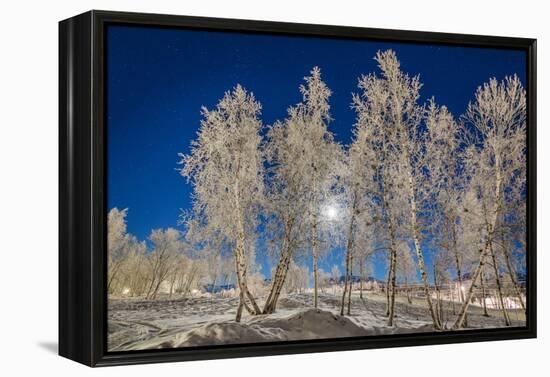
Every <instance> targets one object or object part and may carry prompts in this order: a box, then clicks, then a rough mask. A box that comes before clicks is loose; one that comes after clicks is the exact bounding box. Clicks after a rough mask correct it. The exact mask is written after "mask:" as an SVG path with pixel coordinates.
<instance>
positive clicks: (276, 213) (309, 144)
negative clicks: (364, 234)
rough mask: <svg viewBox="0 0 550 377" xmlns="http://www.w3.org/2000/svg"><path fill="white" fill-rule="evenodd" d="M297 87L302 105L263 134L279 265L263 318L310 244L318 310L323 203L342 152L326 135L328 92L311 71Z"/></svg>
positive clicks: (316, 70)
mask: <svg viewBox="0 0 550 377" xmlns="http://www.w3.org/2000/svg"><path fill="white" fill-rule="evenodd" d="M305 81H306V84H305V85H302V86H301V87H300V92H301V93H302V97H303V99H302V102H300V103H298V104H297V105H295V106H293V107H291V108H289V110H288V117H287V119H285V120H284V121H283V122H276V123H275V124H274V125H273V126H271V127H270V129H269V132H268V142H267V146H266V153H267V159H268V162H269V164H270V174H269V177H270V180H269V183H270V188H269V191H268V193H269V204H268V205H267V207H268V208H267V212H268V213H269V217H270V218H271V220H272V225H273V230H274V232H273V233H274V235H273V242H274V243H275V244H276V245H277V246H278V250H279V252H278V256H279V261H278V263H277V268H276V270H275V273H274V276H273V279H272V286H271V290H270V293H269V295H268V298H267V301H266V303H265V306H264V310H263V311H264V313H271V312H273V311H274V310H275V309H276V306H277V300H278V298H279V296H280V293H281V289H282V288H283V286H284V281H285V279H286V275H287V273H288V269H289V266H290V262H291V260H292V258H293V256H294V254H295V252H296V251H298V250H299V249H304V248H305V244H306V243H309V246H310V249H311V252H312V259H313V274H314V305H315V306H317V292H318V271H317V269H318V268H317V265H318V258H319V252H320V243H321V242H322V241H323V240H320V239H319V237H320V234H321V229H320V228H321V227H322V221H323V219H322V216H321V211H322V210H323V203H324V202H326V201H327V200H329V199H330V196H331V189H332V187H333V185H334V182H335V180H336V179H337V173H336V172H337V169H335V166H334V161H337V160H338V157H339V155H340V153H341V148H340V146H339V145H338V144H336V143H335V142H334V137H333V136H332V134H331V133H330V132H329V131H328V122H329V120H330V114H329V109H330V106H329V103H328V99H329V97H330V90H329V89H328V87H327V86H326V84H325V83H324V82H323V81H322V80H321V71H320V69H319V68H317V67H315V68H313V70H312V71H311V76H308V77H306V78H305Z"/></svg>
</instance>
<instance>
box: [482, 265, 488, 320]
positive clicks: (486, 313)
mask: <svg viewBox="0 0 550 377" xmlns="http://www.w3.org/2000/svg"><path fill="white" fill-rule="evenodd" d="M483 275H484V273H483V271H481V276H480V280H481V294H482V295H483V315H484V316H485V317H489V312H487V301H486V298H485V297H486V295H485V283H484V281H485V278H484V277H483Z"/></svg>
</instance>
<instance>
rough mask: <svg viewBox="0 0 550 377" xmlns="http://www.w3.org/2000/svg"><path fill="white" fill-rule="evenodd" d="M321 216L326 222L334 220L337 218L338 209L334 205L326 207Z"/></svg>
mask: <svg viewBox="0 0 550 377" xmlns="http://www.w3.org/2000/svg"><path fill="white" fill-rule="evenodd" d="M323 215H324V216H325V217H326V218H327V219H328V220H336V219H337V218H338V208H337V207H336V206H334V205H328V206H326V207H325V209H324V210H323Z"/></svg>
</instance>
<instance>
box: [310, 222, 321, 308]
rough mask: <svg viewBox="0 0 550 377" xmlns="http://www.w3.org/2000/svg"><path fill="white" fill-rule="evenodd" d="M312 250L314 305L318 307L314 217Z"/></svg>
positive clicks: (315, 225)
mask: <svg viewBox="0 0 550 377" xmlns="http://www.w3.org/2000/svg"><path fill="white" fill-rule="evenodd" d="M311 232H312V234H311V252H312V254H313V306H314V307H315V309H317V307H318V287H319V277H318V271H317V218H316V216H314V218H313V226H312V228H311Z"/></svg>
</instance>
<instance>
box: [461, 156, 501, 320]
mask: <svg viewBox="0 0 550 377" xmlns="http://www.w3.org/2000/svg"><path fill="white" fill-rule="evenodd" d="M500 166H501V162H500V156H499V154H498V151H496V153H495V178H496V179H495V208H494V209H493V217H492V219H491V220H492V221H491V223H490V224H488V225H487V231H488V234H487V241H486V242H485V248H484V249H482V250H480V256H479V263H478V265H477V267H476V269H475V272H474V276H473V277H472V285H471V286H470V289H469V290H468V295H467V296H466V300H465V301H464V303H463V304H462V308H461V309H460V313H459V315H458V318H457V320H456V322H455V324H454V325H453V329H459V328H461V327H462V324H463V322H464V316H465V315H466V310H468V306H469V305H470V301H471V300H472V295H473V292H474V286H475V284H476V281H477V279H478V277H479V274H480V273H481V271H482V269H483V265H484V264H485V258H486V256H487V250H488V248H489V243H491V242H492V240H493V236H494V234H495V227H496V224H497V220H498V216H499V214H500V202H501V200H502V190H501V186H502V173H501V171H500Z"/></svg>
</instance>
